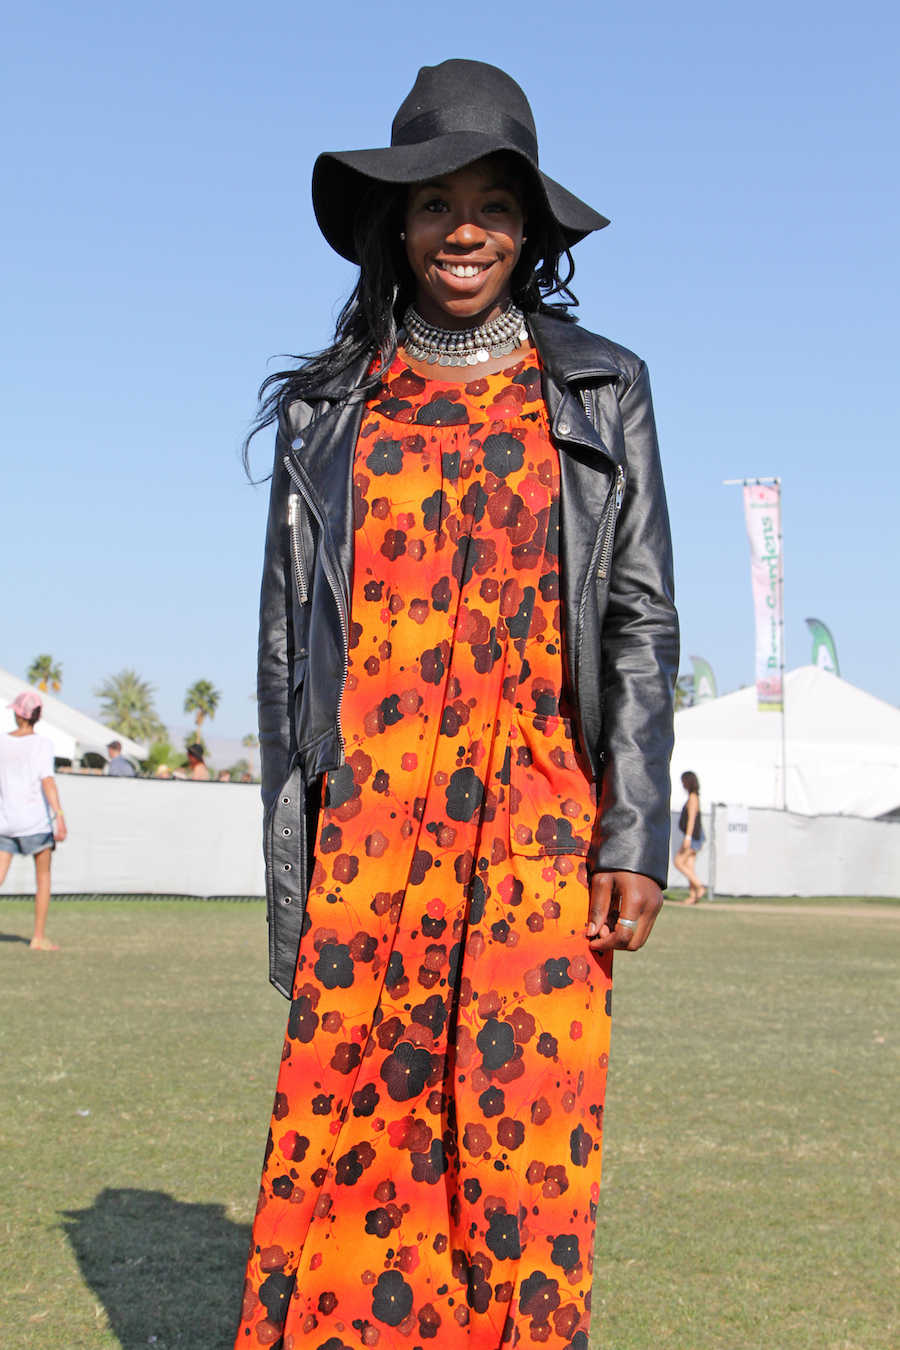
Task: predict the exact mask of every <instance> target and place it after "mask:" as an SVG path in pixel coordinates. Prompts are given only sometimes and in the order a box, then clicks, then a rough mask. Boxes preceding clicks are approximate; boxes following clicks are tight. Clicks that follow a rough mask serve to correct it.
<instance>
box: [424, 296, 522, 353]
mask: <svg viewBox="0 0 900 1350" xmlns="http://www.w3.org/2000/svg"><path fill="white" fill-rule="evenodd" d="M403 327H404V329H405V333H403V334H401V337H402V338H404V343H403V345H404V347H405V350H406V355H407V356H411V357H412V358H413V360H414V361H423V362H425V361H427V362H428V364H429V365H432V366H433V365H439V366H477V365H478V363H479V362H480V361H489V360H490V359H491V357H492V356H508V355H509V353H510V352H513V351H515V349H516V348H517V347H518V346H519V345H520V344H521V343H523V342H525V341H526V340H527V338H528V329H527V328H526V327H525V315H524V314H523V313H522V311H521V310H520V309H519V308H518V307H517V306H516V305H514V304H513V303H512V301H510V302H509V304H508V305H507V307H506V309H505V310H504V312H503V313H502V314H499V315H498V316H497V318H496V319H491V321H490V322H489V323H484V324H482V325H481V327H480V328H435V327H433V326H432V325H431V324H430V323H426V322H425V320H424V319H423V318H422V316H421V314H419V313H417V311H416V310H415V309H414V308H413V306H412V305H410V307H409V309H408V310H407V311H406V313H405V314H404V316H403Z"/></svg>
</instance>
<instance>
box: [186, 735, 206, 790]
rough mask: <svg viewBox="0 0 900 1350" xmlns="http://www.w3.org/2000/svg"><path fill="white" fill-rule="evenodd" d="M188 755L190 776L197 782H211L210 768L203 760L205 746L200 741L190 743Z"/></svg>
mask: <svg viewBox="0 0 900 1350" xmlns="http://www.w3.org/2000/svg"><path fill="white" fill-rule="evenodd" d="M187 757H188V775H187V776H188V778H191V779H193V781H194V782H195V783H208V782H209V769H208V768H207V767H206V765H205V763H204V762H203V746H202V745H200V744H199V742H197V743H195V744H194V745H189V746H188V748H187Z"/></svg>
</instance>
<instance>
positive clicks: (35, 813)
mask: <svg viewBox="0 0 900 1350" xmlns="http://www.w3.org/2000/svg"><path fill="white" fill-rule="evenodd" d="M43 706H44V700H43V699H42V698H41V696H40V694H37V693H35V692H34V691H33V690H30V689H29V690H24V691H23V692H22V693H21V694H19V696H18V697H17V698H15V699H14V700H13V702H12V703H8V704H7V707H9V708H12V710H13V712H14V713H15V717H16V729H15V731H10V732H8V733H7V734H6V735H5V736H0V885H2V884H3V882H4V881H5V880H6V874H7V872H8V871H9V865H10V863H11V862H12V856H13V854H14V853H22V854H25V855H26V856H27V857H32V858H34V870H35V876H36V878H37V887H36V890H35V896H34V936H33V937H32V939H31V943H30V944H29V945H30V947H31V950H32V951H34V952H58V951H59V947H58V946H57V944H56V943H55V942H51V941H50V939H49V938H48V937H47V936H46V934H45V932H44V928H45V926H46V923H47V912H48V910H49V909H50V855H51V853H52V852H53V849H54V848H55V847H56V844H57V843H60V844H61V843H62V841H63V840H64V839H65V837H66V822H65V819H64V818H63V813H62V811H61V810H60V807H59V797H58V795H57V792H56V784H55V782H54V781H53V742H52V741H51V740H50V738H49V737H48V736H39V735H38V734H37V732H36V731H35V729H34V728H35V726H36V724H37V723H38V721H39V720H40V716H41V711H42V709H43Z"/></svg>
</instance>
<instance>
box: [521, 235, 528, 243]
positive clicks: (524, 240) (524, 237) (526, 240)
mask: <svg viewBox="0 0 900 1350" xmlns="http://www.w3.org/2000/svg"><path fill="white" fill-rule="evenodd" d="M522 243H523V244H527V243H528V235H527V234H523V235H522Z"/></svg>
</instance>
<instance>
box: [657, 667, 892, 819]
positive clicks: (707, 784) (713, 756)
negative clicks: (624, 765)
mask: <svg viewBox="0 0 900 1350" xmlns="http://www.w3.org/2000/svg"><path fill="white" fill-rule="evenodd" d="M784 706H785V746H786V755H785V760H786V764H787V807H788V810H789V811H792V812H794V813H796V814H798V815H803V816H824V815H831V816H836V815H842V816H864V817H867V818H868V819H870V820H871V819H874V818H875V817H876V816H881V815H885V814H886V813H887V812H889V811H893V810H895V809H896V808H897V807H900V710H898V709H897V708H894V707H892V706H891V704H889V703H883V702H882V701H881V699H879V698H874V697H873V696H872V695H871V694H866V693H864V692H863V690H862V689H857V688H856V687H855V686H854V685H852V684H848V683H847V681H846V680H841V679H839V678H838V676H836V675H832V674H830V673H829V672H828V671H825V670H821V669H820V668H819V667H818V666H801V667H800V669H799V670H792V671H790V673H789V674H788V676H787V680H786V688H785V704H784ZM781 762H782V761H781V715H780V714H779V713H775V712H759V711H757V706H756V689H755V688H749V689H740V690H738V691H737V693H734V694H726V695H724V697H722V698H717V699H711V700H709V701H708V702H705V703H701V704H699V705H698V706H697V707H695V708H686V709H684V711H683V712H679V713H676V714H675V752H674V755H673V758H672V785H673V793H672V798H673V805H674V806H675V807H676V809H677V808H678V807H679V806H680V799H681V793H682V788H681V783H680V778H681V775H682V774H683V773H684V772H685V771H686V770H688V769H690V770H693V772H694V773H695V774H696V775H697V777H698V778H699V779H700V789H701V791H700V800H701V803H703V805H704V807H705V806H706V805H707V804H709V803H712V802H726V803H739V804H741V805H743V806H753V807H769V808H772V807H775V808H779V807H781V806H782V805H783V804H784V802H783V796H782V771H781Z"/></svg>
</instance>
